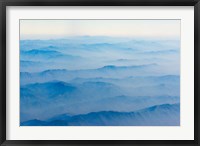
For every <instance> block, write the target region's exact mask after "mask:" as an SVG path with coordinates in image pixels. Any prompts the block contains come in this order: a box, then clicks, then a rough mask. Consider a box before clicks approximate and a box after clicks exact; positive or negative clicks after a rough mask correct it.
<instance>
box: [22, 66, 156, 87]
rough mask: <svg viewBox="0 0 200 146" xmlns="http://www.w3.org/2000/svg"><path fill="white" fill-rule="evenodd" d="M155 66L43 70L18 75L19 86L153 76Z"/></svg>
mask: <svg viewBox="0 0 200 146" xmlns="http://www.w3.org/2000/svg"><path fill="white" fill-rule="evenodd" d="M157 67H158V66H157V65H156V64H146V65H136V66H113V65H108V66H104V67H101V68H97V69H84V70H67V69H54V70H45V71H43V72H37V73H28V72H21V73H20V78H21V80H20V82H21V84H27V83H34V82H48V81H51V80H61V81H69V80H72V79H74V78H77V77H79V78H95V77H105V78H113V77H115V78H124V77H129V76H132V75H136V76H138V75H145V74H147V71H148V74H150V75H153V74H156V71H155V70H156V69H157Z"/></svg>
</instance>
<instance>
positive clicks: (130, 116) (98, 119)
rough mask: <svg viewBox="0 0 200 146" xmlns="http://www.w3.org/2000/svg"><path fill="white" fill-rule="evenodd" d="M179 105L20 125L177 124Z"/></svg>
mask: <svg viewBox="0 0 200 146" xmlns="http://www.w3.org/2000/svg"><path fill="white" fill-rule="evenodd" d="M177 125H180V105H179V104H173V105H170V104H164V105H159V106H152V107H149V108H145V109H142V110H139V111H135V112H115V111H100V112H91V113H88V114H83V115H75V116H71V117H68V118H67V119H63V118H62V117H61V118H60V119H59V118H57V119H52V121H40V120H36V119H34V120H30V121H25V122H22V123H21V126H177Z"/></svg>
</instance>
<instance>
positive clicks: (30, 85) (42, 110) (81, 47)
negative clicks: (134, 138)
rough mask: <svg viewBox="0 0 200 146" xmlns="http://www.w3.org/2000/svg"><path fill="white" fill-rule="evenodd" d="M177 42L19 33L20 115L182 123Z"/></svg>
mask: <svg viewBox="0 0 200 146" xmlns="http://www.w3.org/2000/svg"><path fill="white" fill-rule="evenodd" d="M179 108H180V41H179V40H164V39H163V40H159V39H140V38H131V37H129V38H126V37H109V36H108V37H106V36H74V37H73V36H72V37H65V38H64V39H51V40H20V122H21V125H22V126H23V125H28V126H34V125H35V126H47V125H48V126H67V125H69V126H70V125H84V126H86V125H113V126H114V125H138V126H139V125H143V126H145V125H146V126H148V125H166V126H167V125H168V126H169V125H180V111H179Z"/></svg>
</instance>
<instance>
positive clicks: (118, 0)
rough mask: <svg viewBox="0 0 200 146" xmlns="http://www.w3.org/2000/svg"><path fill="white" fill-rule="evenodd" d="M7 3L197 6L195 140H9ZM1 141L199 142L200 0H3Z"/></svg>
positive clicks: (56, 144)
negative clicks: (7, 118)
mask: <svg viewBox="0 0 200 146" xmlns="http://www.w3.org/2000/svg"><path fill="white" fill-rule="evenodd" d="M7 6H194V96H195V98H194V140H6V7H7ZM0 34H1V35H0V144H1V146H22V145H23V146H26V145H27V146H34V145H37V146H64V145H69V146H70V145H73V146H80V145H84V146H89V145H90V146H92V145H99V146H100V145H104V146H107V145H115V146H124V145H127V146H128V145H131V146H154V145H160V146H199V145H200V136H199V132H200V126H199V121H200V116H199V114H200V108H199V107H198V105H200V100H199V99H198V98H199V75H198V74H199V70H200V69H199V62H200V59H199V58H198V57H199V56H200V51H199V49H200V48H199V47H200V36H199V35H200V0H0Z"/></svg>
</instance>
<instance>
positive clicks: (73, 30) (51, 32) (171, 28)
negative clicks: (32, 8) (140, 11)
mask: <svg viewBox="0 0 200 146" xmlns="http://www.w3.org/2000/svg"><path fill="white" fill-rule="evenodd" d="M180 23H181V21H180V20H20V38H21V39H54V38H64V37H67V36H85V35H87V36H114V37H119V36H120V37H140V38H141V37H144V38H179V37H180Z"/></svg>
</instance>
